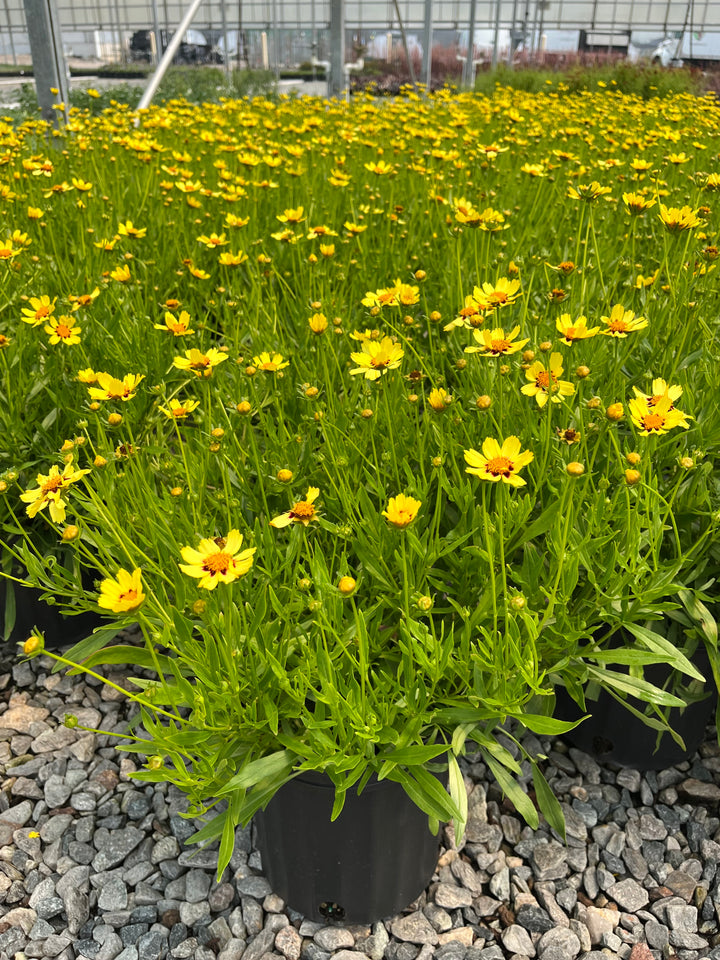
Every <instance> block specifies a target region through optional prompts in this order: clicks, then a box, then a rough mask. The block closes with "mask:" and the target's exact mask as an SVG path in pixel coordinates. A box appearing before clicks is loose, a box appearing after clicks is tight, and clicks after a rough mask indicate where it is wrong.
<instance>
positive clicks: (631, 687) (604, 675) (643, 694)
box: [587, 664, 685, 707]
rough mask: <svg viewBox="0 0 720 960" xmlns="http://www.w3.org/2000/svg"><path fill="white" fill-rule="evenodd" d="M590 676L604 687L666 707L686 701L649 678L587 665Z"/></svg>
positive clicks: (680, 705) (682, 703) (677, 705)
mask: <svg viewBox="0 0 720 960" xmlns="http://www.w3.org/2000/svg"><path fill="white" fill-rule="evenodd" d="M587 672H588V676H589V677H590V678H592V679H593V680H597V682H598V683H599V684H600V685H601V686H603V687H614V688H615V689H616V690H620V691H622V692H623V693H629V694H630V695H631V696H633V697H637V699H638V700H644V701H645V702H646V703H657V704H660V705H661V706H664V707H684V706H685V701H684V700H681V699H680V698H679V697H675V696H673V694H671V693H667V692H666V691H665V690H661V689H660V687H656V686H655V685H654V684H652V683H648V681H647V680H640V679H639V678H638V677H629V676H628V675H627V674H625V673H614V672H613V671H612V670H600V669H598V668H597V667H593V666H592V665H591V664H588V665H587Z"/></svg>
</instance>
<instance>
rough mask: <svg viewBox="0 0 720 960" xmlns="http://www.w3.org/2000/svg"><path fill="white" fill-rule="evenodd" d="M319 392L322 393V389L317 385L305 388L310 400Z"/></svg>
mask: <svg viewBox="0 0 720 960" xmlns="http://www.w3.org/2000/svg"><path fill="white" fill-rule="evenodd" d="M318 393H320V391H319V390H318V388H317V387H307V388H306V390H305V396H306V397H307V398H308V400H314V399H315V397H316V396H317V395H318Z"/></svg>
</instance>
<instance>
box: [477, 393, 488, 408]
mask: <svg viewBox="0 0 720 960" xmlns="http://www.w3.org/2000/svg"><path fill="white" fill-rule="evenodd" d="M491 403H492V398H491V397H488V395H487V394H486V393H484V394H483V395H482V396H481V397H478V398H477V400H476V401H475V406H476V407H477V408H478V410H488V409H489V408H490V404H491Z"/></svg>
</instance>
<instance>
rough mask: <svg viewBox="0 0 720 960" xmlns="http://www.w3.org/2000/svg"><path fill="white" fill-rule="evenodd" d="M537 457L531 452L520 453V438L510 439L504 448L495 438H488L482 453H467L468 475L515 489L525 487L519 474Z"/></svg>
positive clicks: (473, 451)
mask: <svg viewBox="0 0 720 960" xmlns="http://www.w3.org/2000/svg"><path fill="white" fill-rule="evenodd" d="M534 458H535V455H534V454H533V453H531V452H530V451H529V450H526V451H525V452H524V453H521V452H520V440H519V439H518V437H508V438H507V439H506V440H504V441H503V444H502V446H500V444H499V443H498V442H497V440H495V438H494V437H487V439H486V440H485V441H484V442H483V445H482V453H478V451H477V450H466V451H465V462H466V463H467V464H469V466H468V467H466V468H465V472H466V473H471V474H472V475H473V476H475V477H480V479H481V480H490V481H492V482H493V483H497V482H498V481H502V482H503V483H509V484H510V485H511V486H513V487H524V486H525V481H524V480H523V478H522V477H519V476H518V472H519V471H520V470H522V468H523V467H526V466H527V465H528V464H529V463H530V462H531V461H532V460H534Z"/></svg>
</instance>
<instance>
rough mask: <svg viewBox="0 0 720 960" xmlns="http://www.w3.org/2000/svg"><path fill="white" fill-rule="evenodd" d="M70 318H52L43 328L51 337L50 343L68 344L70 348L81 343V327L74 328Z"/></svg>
mask: <svg viewBox="0 0 720 960" xmlns="http://www.w3.org/2000/svg"><path fill="white" fill-rule="evenodd" d="M72 324H73V321H72V319H71V318H70V317H50V321H49V322H48V323H46V324H45V326H44V327H43V329H44V331H45V333H47V334H49V335H50V343H51V344H53V345H55V344H56V343H66V344H67V345H68V346H69V347H70V346H73V345H74V344H76V343H80V336H79V334H80V327H74V326H73V325H72Z"/></svg>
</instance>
